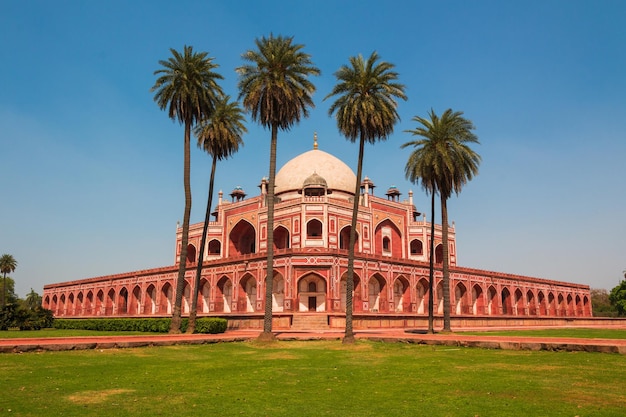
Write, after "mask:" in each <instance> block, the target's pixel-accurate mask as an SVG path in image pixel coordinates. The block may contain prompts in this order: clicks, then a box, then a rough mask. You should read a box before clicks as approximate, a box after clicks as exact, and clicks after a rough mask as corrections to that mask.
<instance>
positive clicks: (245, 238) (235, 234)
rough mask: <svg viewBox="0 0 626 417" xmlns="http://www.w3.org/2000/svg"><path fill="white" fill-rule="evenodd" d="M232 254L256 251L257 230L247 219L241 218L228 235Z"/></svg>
mask: <svg viewBox="0 0 626 417" xmlns="http://www.w3.org/2000/svg"><path fill="white" fill-rule="evenodd" d="M228 240H229V243H228V251H229V255H230V256H236V255H246V254H249V253H255V252H256V232H255V231H254V227H252V225H251V224H250V223H248V222H247V221H245V220H240V221H239V222H238V223H237V224H236V225H235V227H233V229H232V230H231V231H230V234H229V235H228Z"/></svg>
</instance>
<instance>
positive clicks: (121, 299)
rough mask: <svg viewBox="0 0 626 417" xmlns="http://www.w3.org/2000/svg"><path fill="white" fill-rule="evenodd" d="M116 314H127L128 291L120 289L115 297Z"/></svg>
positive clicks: (123, 288) (124, 288)
mask: <svg viewBox="0 0 626 417" xmlns="http://www.w3.org/2000/svg"><path fill="white" fill-rule="evenodd" d="M116 314H119V315H122V314H128V290H127V289H126V287H122V288H121V289H120V292H119V294H118V296H117V312H116Z"/></svg>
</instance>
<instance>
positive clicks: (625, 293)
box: [594, 279, 626, 316]
mask: <svg viewBox="0 0 626 417" xmlns="http://www.w3.org/2000/svg"><path fill="white" fill-rule="evenodd" d="M609 300H610V301H611V305H612V306H613V307H615V309H616V310H617V314H618V315H619V316H626V279H624V280H622V282H620V284H619V285H618V286H617V287H615V288H613V289H612V290H611V293H610V294H609ZM594 310H595V309H594Z"/></svg>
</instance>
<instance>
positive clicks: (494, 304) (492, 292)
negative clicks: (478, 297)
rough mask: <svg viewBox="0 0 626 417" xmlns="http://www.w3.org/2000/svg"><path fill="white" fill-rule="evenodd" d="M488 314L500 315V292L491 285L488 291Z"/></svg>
mask: <svg viewBox="0 0 626 417" xmlns="http://www.w3.org/2000/svg"><path fill="white" fill-rule="evenodd" d="M487 297H488V301H487V314H489V315H490V316H497V315H498V292H497V291H496V289H495V288H494V286H493V285H492V286H490V287H489V290H488V291H487Z"/></svg>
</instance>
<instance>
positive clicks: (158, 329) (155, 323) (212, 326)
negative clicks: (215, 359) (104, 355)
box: [54, 317, 227, 334]
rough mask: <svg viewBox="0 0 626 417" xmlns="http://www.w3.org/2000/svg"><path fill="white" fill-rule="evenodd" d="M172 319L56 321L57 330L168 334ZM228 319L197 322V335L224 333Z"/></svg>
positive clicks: (183, 329) (182, 328)
mask: <svg viewBox="0 0 626 417" xmlns="http://www.w3.org/2000/svg"><path fill="white" fill-rule="evenodd" d="M188 321H189V320H188V319H183V320H182V323H181V331H183V332H184V331H185V330H186V329H187V323H188ZM170 323H171V319H170V318H125V319H120V318H97V319H55V320H54V327H55V328H57V329H74V330H96V331H116V332H153V333H167V332H168V331H169V330H170ZM226 325H227V321H226V319H218V318H209V317H207V318H200V319H198V320H197V321H196V333H213V334H214V333H224V332H225V331H226Z"/></svg>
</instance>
